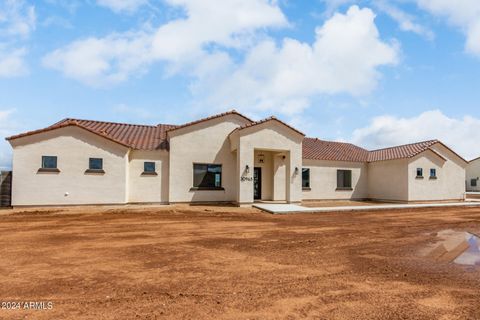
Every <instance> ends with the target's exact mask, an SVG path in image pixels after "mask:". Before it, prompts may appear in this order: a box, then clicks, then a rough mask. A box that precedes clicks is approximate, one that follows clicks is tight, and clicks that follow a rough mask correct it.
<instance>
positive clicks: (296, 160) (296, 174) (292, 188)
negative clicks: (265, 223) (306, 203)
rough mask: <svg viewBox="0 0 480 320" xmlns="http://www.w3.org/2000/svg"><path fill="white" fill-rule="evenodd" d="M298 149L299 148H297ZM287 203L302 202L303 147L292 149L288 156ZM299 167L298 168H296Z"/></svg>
mask: <svg viewBox="0 0 480 320" xmlns="http://www.w3.org/2000/svg"><path fill="white" fill-rule="evenodd" d="M297 149H298V150H297ZM285 160H286V179H285V180H286V188H287V192H286V195H287V203H299V202H302V153H301V148H296V149H291V150H290V152H288V153H287V157H286V159H285ZM295 169H298V170H295Z"/></svg>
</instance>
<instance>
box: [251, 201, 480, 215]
mask: <svg viewBox="0 0 480 320" xmlns="http://www.w3.org/2000/svg"><path fill="white" fill-rule="evenodd" d="M253 207H255V208H258V209H260V210H263V211H266V212H269V213H273V214H288V213H308V212H311V213H313V212H319V213H321V212H338V211H373V210H399V209H417V208H444V207H480V203H479V202H455V203H422V204H385V205H371V206H347V207H317V208H309V207H302V206H299V205H296V204H276V203H256V204H254V205H253Z"/></svg>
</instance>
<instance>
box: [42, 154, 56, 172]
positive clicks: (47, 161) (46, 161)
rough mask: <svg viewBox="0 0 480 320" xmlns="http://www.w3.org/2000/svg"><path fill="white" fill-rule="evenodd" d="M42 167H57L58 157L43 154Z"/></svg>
mask: <svg viewBox="0 0 480 320" xmlns="http://www.w3.org/2000/svg"><path fill="white" fill-rule="evenodd" d="M42 169H57V157H52V156H42Z"/></svg>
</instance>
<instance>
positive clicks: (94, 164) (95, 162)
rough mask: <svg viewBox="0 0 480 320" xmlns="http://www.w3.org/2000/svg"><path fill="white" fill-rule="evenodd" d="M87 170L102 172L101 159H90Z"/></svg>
mask: <svg viewBox="0 0 480 320" xmlns="http://www.w3.org/2000/svg"><path fill="white" fill-rule="evenodd" d="M88 169H89V170H103V159H102V158H90V160H89V165H88Z"/></svg>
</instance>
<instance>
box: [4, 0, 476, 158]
mask: <svg viewBox="0 0 480 320" xmlns="http://www.w3.org/2000/svg"><path fill="white" fill-rule="evenodd" d="M233 108H235V109H237V110H238V111H240V112H243V113H245V114H246V115H249V116H251V117H252V118H254V119H260V118H263V117H266V116H269V115H272V114H273V115H276V116H277V117H279V118H281V119H283V120H285V121H286V122H289V123H290V124H292V125H294V126H296V127H298V129H300V130H302V131H304V132H306V133H307V134H308V135H309V136H314V137H319V138H322V139H332V140H340V141H351V142H353V143H356V144H359V145H360V146H363V147H366V148H369V149H374V148H380V147H384V146H390V145H397V144H404V143H409V142H414V141H419V140H426V139H431V138H438V139H441V140H443V141H444V142H445V143H446V144H448V145H450V146H451V147H453V148H455V149H456V150H457V151H458V152H459V153H460V154H461V155H463V156H464V157H466V158H467V159H471V158H474V157H477V156H480V143H478V141H480V1H478V0H456V1H451V0H365V1H350V0H83V1H81V0H36V1H33V0H0V136H2V137H5V136H8V135H11V134H14V133H19V132H23V131H26V130H32V129H38V128H42V127H45V126H47V125H50V124H52V123H54V122H57V121H59V120H60V119H62V118H65V117H77V118H82V119H95V120H108V121H121V122H129V123H142V124H157V123H173V124H177V123H184V122H187V121H190V120H192V119H197V118H199V117H203V116H207V115H210V114H213V113H217V112H223V111H226V110H230V109H233ZM2 140H3V139H2ZM10 157H11V152H10V147H9V145H8V144H7V143H6V142H4V141H2V142H0V166H2V167H8V166H9V163H10Z"/></svg>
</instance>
